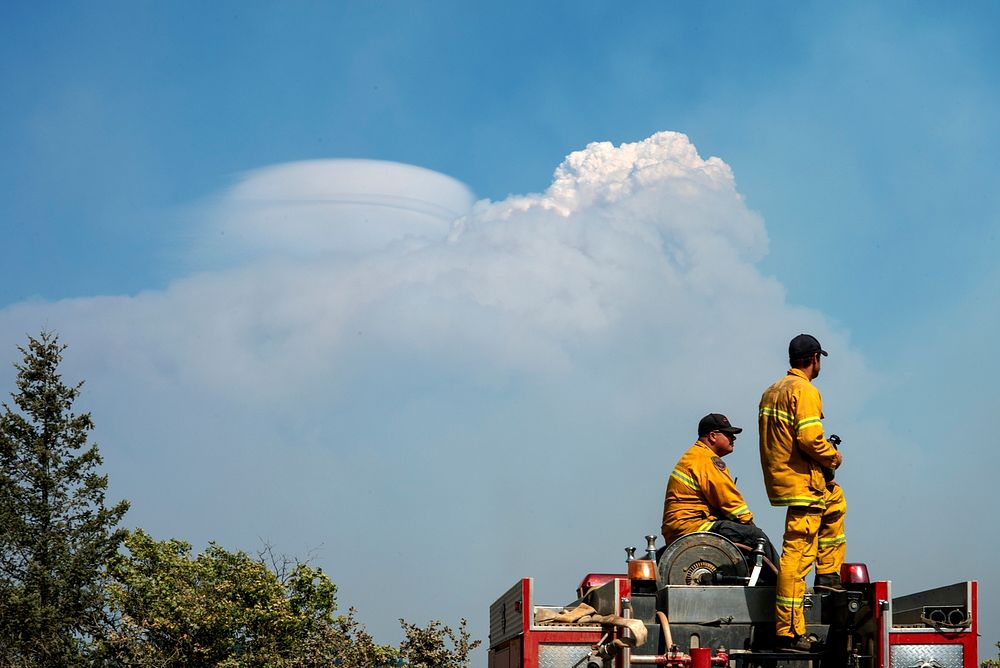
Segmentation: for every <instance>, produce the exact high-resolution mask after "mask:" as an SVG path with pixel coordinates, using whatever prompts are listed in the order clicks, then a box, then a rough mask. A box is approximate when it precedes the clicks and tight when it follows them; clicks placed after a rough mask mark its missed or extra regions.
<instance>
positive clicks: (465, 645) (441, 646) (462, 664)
mask: <svg viewBox="0 0 1000 668" xmlns="http://www.w3.org/2000/svg"><path fill="white" fill-rule="evenodd" d="M399 623H400V625H401V626H402V627H403V631H404V632H405V633H406V640H404V641H403V643H402V644H401V645H400V646H399V651H400V654H402V655H403V657H404V658H405V659H406V660H407V662H408V663H409V665H410V666H412V667H413V668H467V666H468V665H469V652H471V651H472V650H474V649H475V648H476V647H478V646H479V645H480V642H481V641H479V640H476V641H474V642H471V643H470V642H469V632H468V630H467V629H466V626H467V624H468V622H467V621H466V620H465V619H463V620H462V622H461V625H460V626H459V627H458V637H457V638H456V637H455V632H454V631H452V630H451V628H450V627H448V626H442V624H441V622H439V621H432V622H431V623H430V624H428V625H427V626H426V627H425V628H420V627H418V626H414V625H413V624H408V623H407V622H406V621H405V620H402V619H400V620H399ZM446 639H447V641H448V642H450V644H451V647H450V648H449V647H448V646H447V645H448V642H446Z"/></svg>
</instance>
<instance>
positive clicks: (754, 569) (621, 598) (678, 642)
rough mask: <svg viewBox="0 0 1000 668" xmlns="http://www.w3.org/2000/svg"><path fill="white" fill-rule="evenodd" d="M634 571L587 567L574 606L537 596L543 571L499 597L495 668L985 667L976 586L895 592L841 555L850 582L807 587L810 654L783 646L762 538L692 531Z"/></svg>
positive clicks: (493, 609) (637, 561)
mask: <svg viewBox="0 0 1000 668" xmlns="http://www.w3.org/2000/svg"><path fill="white" fill-rule="evenodd" d="M646 541H647V546H646V553H645V554H644V555H642V558H634V553H635V548H626V553H628V557H629V558H628V559H627V561H626V565H627V568H626V569H624V570H626V571H627V572H624V573H590V574H588V575H586V576H585V577H584V578H583V580H582V581H581V583H580V587H579V588H578V589H577V592H576V599H575V600H573V601H572V602H570V603H569V604H567V605H562V606H548V605H541V604H539V603H538V602H537V601H536V600H535V597H534V581H533V579H532V578H524V579H522V580H520V581H519V582H517V583H515V584H514V586H512V587H511V588H510V589H509V590H507V591H506V592H505V593H504V594H503V595H502V596H500V597H499V598H498V599H497V600H496V601H495V602H494V603H493V604H492V605H491V606H490V635H489V643H490V646H489V668H635V667H636V666H648V665H658V666H667V667H668V668H709V667H710V666H733V667H736V668H764V667H767V668H785V667H788V668H815V667H822V668H978V666H979V663H978V657H977V638H978V620H977V615H978V612H977V610H978V608H977V597H978V586H977V583H976V582H975V581H968V582H958V583H955V584H951V585H947V586H943V587H937V588H934V589H929V590H926V591H921V592H917V593H912V594H907V595H904V596H896V595H895V593H894V592H893V590H892V583H891V582H890V581H874V582H872V581H869V577H868V569H867V567H866V566H865V565H864V564H860V563H849V564H844V566H843V568H842V570H841V581H842V583H843V585H842V587H843V588H842V590H840V591H837V590H834V591H828V590H823V591H820V590H819V589H818V588H817V590H816V591H812V590H809V591H807V594H806V600H805V604H804V610H803V612H804V615H805V620H806V625H807V629H808V633H809V634H810V635H813V636H815V639H816V640H817V641H818V642H816V643H815V644H814V647H815V649H813V650H812V651H811V652H809V653H789V652H779V651H775V649H774V647H775V637H774V596H775V588H774V568H773V565H771V564H770V563H769V562H767V560H766V558H764V556H763V554H764V552H763V544H758V545H757V546H754V547H750V546H745V545H737V544H735V543H733V542H731V541H729V540H727V539H726V538H724V537H722V536H719V535H716V534H712V533H693V534H689V535H687V536H683V537H682V538H680V539H678V540H676V541H674V542H673V543H671V544H670V545H669V547H667V548H661V549H659V550H656V546H655V541H656V537H655V536H646Z"/></svg>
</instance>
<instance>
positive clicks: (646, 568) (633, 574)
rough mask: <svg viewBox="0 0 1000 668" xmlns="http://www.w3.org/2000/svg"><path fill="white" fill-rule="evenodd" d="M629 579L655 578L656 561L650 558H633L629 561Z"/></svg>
mask: <svg viewBox="0 0 1000 668" xmlns="http://www.w3.org/2000/svg"><path fill="white" fill-rule="evenodd" d="M628 578H629V580H655V579H656V562H653V561H650V560H648V559H633V560H632V561H630V562H628Z"/></svg>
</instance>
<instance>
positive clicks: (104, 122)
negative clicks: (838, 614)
mask: <svg viewBox="0 0 1000 668" xmlns="http://www.w3.org/2000/svg"><path fill="white" fill-rule="evenodd" d="M998 13H1000V9H998V7H997V5H995V4H992V3H985V2H984V3H965V4H962V5H961V6H948V5H944V4H941V3H930V2H918V3H883V4H880V5H879V6H869V5H868V4H867V3H840V4H838V5H837V6H833V5H829V4H827V3H799V2H796V3H791V2H788V3H753V4H750V3H725V4H724V3H710V4H707V5H706V4H704V3H698V4H696V3H687V4H684V3H632V4H631V5H629V6H628V7H626V8H622V7H618V6H612V5H608V4H597V3H550V4H547V5H545V6H541V7H540V6H536V4H535V3H531V4H529V3H505V4H503V5H499V6H491V7H485V6H476V5H473V4H470V3H447V2H435V3H402V2H377V3H376V2H371V3H306V2H303V3H294V4H288V3H283V4H280V5H279V4H276V3H262V2H261V3H222V2H219V3H211V4H209V5H205V4H204V3H185V2H175V3H158V4H154V3H126V2H122V3H112V2H107V3H101V4H99V5H95V4H94V3H52V4H47V5H44V6H38V5H34V4H30V3H6V4H5V5H4V6H3V8H2V9H0V86H2V90H3V91H4V94H3V95H2V96H0V145H2V146H3V147H4V151H3V152H2V154H0V225H2V226H3V239H4V243H3V244H2V246H0V262H2V263H3V266H4V267H5V273H4V276H5V280H4V281H3V282H2V283H0V343H2V344H3V346H4V347H3V350H7V351H8V352H7V353H6V354H7V356H8V357H9V358H10V359H11V361H13V360H14V358H15V356H16V353H15V349H14V345H15V344H16V343H18V342H22V341H23V339H24V335H25V334H26V333H29V332H37V331H38V330H39V329H41V328H43V327H52V328H54V329H56V330H57V331H59V332H60V333H62V335H63V337H64V339H65V341H66V342H67V343H68V344H70V351H69V359H68V360H67V368H68V371H69V372H70V373H72V374H75V375H76V377H79V378H85V379H87V394H86V395H85V399H86V401H88V402H90V403H89V404H88V406H89V407H90V408H92V410H93V411H94V414H95V420H96V422H97V424H98V433H97V437H98V439H99V440H100V443H101V445H102V449H103V451H104V453H105V457H106V460H107V466H108V470H109V473H110V474H111V481H112V482H111V485H112V494H117V495H120V496H124V497H127V498H129V499H130V500H131V501H132V503H133V511H132V512H131V513H130V515H129V522H130V523H131V524H132V525H135V526H144V527H145V528H147V529H148V530H149V531H150V532H151V533H153V535H157V536H159V537H164V538H166V537H168V536H177V537H182V538H188V539H191V540H193V541H194V542H195V543H199V542H200V543H204V541H207V540H210V539H217V540H221V541H223V542H224V543H226V544H228V545H230V546H232V547H243V548H246V549H253V548H254V547H255V546H256V545H257V544H259V540H260V539H261V538H263V539H266V540H269V541H271V542H272V543H275V544H276V545H277V547H278V548H280V549H284V550H285V551H288V552H291V553H296V552H297V553H307V552H308V553H311V554H314V555H315V556H314V558H315V560H316V561H317V562H319V563H321V564H322V565H324V566H326V567H327V568H328V570H329V571H330V572H331V573H332V575H333V577H334V580H335V581H336V582H337V583H338V585H340V587H341V594H342V597H341V598H342V602H343V603H344V604H345V605H355V606H357V607H358V608H359V611H360V617H361V619H362V620H363V621H365V622H366V623H367V624H368V626H369V629H370V630H372V631H373V632H375V633H376V635H377V636H379V637H382V638H383V639H385V640H386V641H395V640H396V636H397V635H398V629H397V627H396V625H395V624H396V622H395V620H396V618H397V617H399V616H406V617H407V618H409V619H411V621H416V622H421V621H422V620H423V619H430V618H443V619H445V620H446V621H450V622H452V623H453V622H454V621H455V620H457V618H459V617H461V616H466V617H469V618H470V620H471V621H472V624H473V630H474V631H477V632H478V634H479V636H480V637H484V638H485V635H486V620H485V616H486V612H487V608H488V605H489V603H490V602H491V601H492V600H493V598H494V597H495V596H496V595H498V594H499V593H500V592H502V591H503V590H505V589H506V588H507V586H509V585H510V584H511V583H512V582H513V581H514V580H516V579H517V578H518V577H521V576H523V575H533V576H535V577H537V578H538V580H539V586H540V587H541V588H542V591H543V592H546V593H547V594H548V595H549V596H551V597H552V599H553V600H552V601H551V602H553V603H559V602H564V601H563V600H562V599H563V598H567V599H568V598H571V592H572V590H573V588H574V587H575V584H576V580H577V579H578V578H579V576H581V575H582V574H583V573H584V572H587V571H590V570H594V571H600V570H608V569H611V568H615V566H616V564H618V559H619V557H620V556H621V555H622V554H624V553H623V552H622V550H621V547H623V546H624V545H627V544H629V545H630V544H639V543H641V537H642V536H643V535H644V534H646V533H649V532H650V531H654V532H655V529H656V527H657V526H658V521H659V520H658V515H659V511H660V508H659V504H660V503H661V499H662V493H663V486H664V485H665V478H666V474H667V471H668V470H669V467H670V466H672V464H673V462H674V460H675V459H676V457H677V456H679V454H680V452H682V450H683V448H684V447H685V446H686V445H688V444H689V441H691V440H693V439H692V438H691V432H692V431H693V428H694V425H695V424H696V423H697V420H698V418H700V417H701V415H703V414H705V413H707V412H710V411H722V412H726V413H728V414H729V415H730V417H732V418H733V420H734V422H737V423H743V424H745V425H749V426H751V427H752V421H753V416H754V412H755V406H756V401H757V399H758V397H759V393H760V391H761V390H762V389H763V388H764V387H765V386H766V385H767V384H769V383H770V382H772V381H773V380H774V378H776V377H777V376H778V375H780V373H782V372H783V371H784V367H783V361H782V353H783V350H784V347H785V345H786V344H787V340H788V338H790V337H791V336H792V335H794V334H797V333H798V332H799V331H812V332H814V333H816V334H817V335H818V336H820V338H821V340H823V342H824V344H828V349H830V350H831V353H832V355H831V358H830V359H829V360H828V364H827V367H826V369H825V370H824V375H823V377H822V378H821V379H820V381H819V384H820V387H821V390H822V391H823V393H824V397H825V399H826V404H827V414H828V418H829V419H828V422H829V423H830V424H831V426H832V428H833V429H834V430H835V431H838V432H840V433H841V435H842V436H844V438H845V454H846V459H847V464H846V465H845V469H844V471H843V472H842V474H841V475H842V479H843V480H844V486H845V489H846V492H847V498H848V502H849V505H850V516H849V517H850V519H849V520H848V532H849V548H848V556H849V558H850V559H852V560H858V561H867V562H868V563H869V565H870V567H871V568H872V571H873V573H874V574H875V575H876V576H878V577H882V578H890V579H893V581H894V586H897V588H901V589H902V590H903V591H904V592H905V591H912V590H915V589H918V588H921V587H922V586H931V585H936V584H947V583H949V582H951V581H955V580H960V579H966V578H978V579H979V580H980V581H981V586H982V588H983V596H982V601H983V603H982V608H983V610H982V612H983V621H984V624H985V627H984V631H983V636H984V641H986V643H987V644H986V645H985V646H986V647H990V645H989V643H990V642H992V641H993V640H996V639H998V638H1000V604H998V603H996V601H997V600H1000V586H998V585H997V584H996V582H995V578H994V577H993V576H992V573H991V566H992V564H991V563H990V559H989V558H988V555H990V554H992V553H993V552H995V551H996V549H997V547H998V546H997V545H996V539H995V538H994V537H992V536H990V535H987V536H976V535H973V534H971V533H970V531H971V529H970V528H968V527H983V526H988V525H989V522H990V520H989V516H988V514H987V513H989V512H990V511H991V509H992V508H993V506H994V505H995V503H994V500H993V498H992V496H991V494H990V490H991V489H992V485H993V484H995V483H994V482H993V472H994V471H995V470H996V468H997V464H998V457H997V454H996V449H997V448H996V446H997V438H996V435H995V434H994V433H993V431H994V430H993V429H992V427H990V426H989V425H990V424H991V423H992V416H994V415H996V414H997V410H998V408H1000V401H998V399H997V392H996V390H995V388H994V386H993V383H992V377H993V376H995V374H996V372H997V371H1000V368H998V364H997V362H996V360H995V359H994V356H993V355H992V354H991V353H989V352H988V351H989V350H991V348H992V345H991V344H992V343H993V337H992V336H989V335H990V334H992V333H993V332H995V331H996V330H997V326H998V325H1000V322H998V321H1000V317H998V315H1000V309H998V308H997V307H998V297H997V294H998V288H1000V271H998V269H997V268H996V264H995V262H994V257H995V255H996V253H997V251H998V241H997V231H998V228H1000V201H998V198H1000V194H998V193H1000V188H997V187H996V180H997V177H996V174H997V173H998V167H1000V165H998V160H1000V159H998V157H997V156H1000V145H998V144H1000V139H998V138H1000V132H998V130H1000V115H998V113H997V111H996V110H997V109H998V108H1000V105H998V102H1000V100H998V99H997V98H998V91H1000V87H998V84H1000V68H998V65H997V63H1000V57H998V56H1000V54H998V53H997V49H998V47H997V46H996V45H997V44H998V43H1000V41H998V39H997V37H998V35H997V32H998V28H997V26H998V25H1000V20H998V19H1000V16H998ZM657 133H679V134H657ZM681 135H684V136H686V139H683V138H681ZM593 142H608V143H609V144H598V145H597V146H596V147H592V148H587V147H588V145H590V144H592V143H593ZM623 145H624V146H623ZM571 154H575V155H577V156H579V160H575V161H574V160H572V159H568V158H567V156H570V155H571ZM713 156H715V157H716V158H717V160H718V161H719V162H713V161H712V160H711V159H710V158H711V157H713ZM372 161H382V162H372ZM564 161H565V162H564ZM397 163H398V164H397ZM560 165H563V167H564V169H563V170H562V172H561V176H560V175H555V176H554V172H555V171H556V169H557V167H559V166H560ZM720 165H722V167H720ZM622 192H625V194H624V195H622V194H621V193H622ZM475 201H478V202H479V203H478V204H475V205H473V202H475ZM401 203H403V204H401ZM443 211H448V212H454V215H452V214H444V213H442V212H443ZM460 215H461V216H463V217H462V219H461V220H460V221H459V222H455V220H454V219H455V218H457V217H458V216H460ZM559 221H564V222H565V223H566V224H562V223H560V222H559ZM650 244H652V245H650ZM349 334H350V336H349ZM828 342H829V343H828ZM970 357H971V359H970ZM9 382H10V379H7V380H4V379H0V384H4V383H7V384H9ZM178 416H184V417H183V418H182V419H181V418H179V417H178ZM975 416H979V418H978V419H977V418H976V417H975ZM753 431H754V430H753V429H752V428H751V429H749V430H748V432H749V433H748V434H746V435H745V438H743V439H741V440H740V441H739V443H738V445H737V452H736V453H734V454H733V455H732V457H731V463H730V466H731V467H732V468H733V469H734V471H736V472H737V473H738V475H739V476H740V480H741V487H744V491H745V493H746V495H747V498H748V501H750V505H751V507H752V508H753V509H754V511H755V513H756V514H757V515H758V517H760V518H761V519H762V525H763V526H765V528H767V529H768V530H769V532H770V533H771V534H772V535H775V536H776V535H778V534H779V533H780V523H781V520H780V517H779V513H778V511H775V510H771V509H769V508H767V506H766V500H765V499H764V497H763V491H762V489H761V486H760V482H759V479H760V474H759V466H758V464H757V459H756V448H755V446H754V440H755V435H754V433H753ZM635 460H640V461H645V462H647V463H648V466H645V467H641V468H642V469H644V470H642V471H640V472H636V473H635V474H634V479H633V480H632V484H631V485H626V486H625V491H624V492H621V489H620V485H619V484H618V482H617V481H616V482H615V484H609V483H608V482H607V480H602V478H601V476H600V475H598V473H597V470H598V469H603V470H606V469H607V468H608V467H613V466H616V465H617V466H621V467H622V468H623V471H632V470H634V469H633V468H632V465H631V464H626V463H625V462H630V461H635ZM598 462H599V463H598ZM566 490H575V491H576V493H581V491H582V490H587V491H588V494H594V495H597V496H596V497H595V499H594V501H593V503H595V504H599V502H600V498H602V497H603V496H605V495H608V494H616V495H617V494H623V495H624V498H623V499H621V500H622V501H623V502H625V503H627V504H629V507H630V508H632V511H631V513H630V517H631V518H634V521H632V522H626V523H624V524H622V523H619V524H620V525H619V526H616V528H615V529H614V530H613V531H612V532H611V533H610V534H609V539H608V542H609V544H608V545H595V544H594V542H593V541H592V540H591V538H590V535H591V532H592V531H593V530H594V528H595V526H599V525H604V524H606V523H607V522H610V521H611V518H609V517H607V516H604V515H602V514H601V512H600V511H597V510H594V511H591V512H589V513H588V512H581V511H580V510H578V509H577V510H573V511H568V510H565V509H562V508H560V509H558V510H550V511H548V512H539V511H538V506H537V505H536V504H537V503H538V499H539V497H543V498H547V497H550V496H559V495H560V493H563V492H565V491H566ZM929 491H930V492H931V493H932V498H933V501H930V502H929V501H928V492H929ZM938 495H940V496H938ZM550 505H551V504H550V503H545V504H544V506H545V507H549V506H550ZM206 508H211V509H212V512H210V513H206V511H205V509H206ZM928 525H929V526H930V530H928ZM887 532H888V537H887V535H886V534H887ZM986 533H987V534H989V533H992V532H986ZM935 536H937V537H938V538H939V539H938V540H935V539H934V538H933V537H935ZM928 543H930V545H928ZM387 544H391V545H392V546H393V547H392V548H387V547H386V546H387ZM583 544H585V546H583ZM567 549H569V550H570V552H571V554H570V555H569V556H567V558H566V560H565V561H563V562H561V563H559V564H553V563H551V561H552V560H551V559H548V558H547V555H550V554H552V553H553V552H554V551H556V550H567ZM463 553H465V554H471V555H473V556H474V558H475V559H476V560H477V563H479V564H480V566H479V567H478V570H479V573H478V574H476V576H473V574H467V575H465V576H463V577H462V578H459V579H458V580H457V581H456V582H455V585H456V589H458V590H460V592H461V593H460V594H457V595H456V596H455V597H454V598H453V599H450V600H449V601H439V600H435V598H434V596H435V594H434V593H433V592H432V590H431V589H429V588H428V586H429V585H427V583H428V582H433V581H434V578H435V577H439V578H444V577H452V576H451V575H449V574H452V573H454V572H455V571H456V569H460V568H461V567H460V564H461V561H460V560H458V556H460V555H461V554H463ZM915 553H917V554H919V556H916V557H915V556H914V554H915ZM404 564H405V566H404ZM379 568H382V569H385V568H390V569H392V570H395V571H401V570H403V569H404V568H406V569H410V568H412V569H415V570H419V571H420V572H424V573H426V574H427V577H426V578H417V579H411V578H406V579H407V582H406V583H405V584H401V585H400V587H401V589H402V590H403V593H404V594H406V595H407V599H406V600H407V601H408V602H407V603H405V604H402V607H401V608H400V606H398V605H397V606H395V607H392V606H389V605H387V604H386V603H385V602H384V601H383V600H381V598H380V597H379V596H376V595H375V594H374V592H373V591H372V590H371V588H370V586H368V583H369V581H370V575H371V572H377V570H378V569H379ZM483 573H486V575H483ZM567 573H568V574H567ZM400 577H402V575H401V576H400ZM433 591H434V592H436V591H437V589H436V588H435V589H434V590H433Z"/></svg>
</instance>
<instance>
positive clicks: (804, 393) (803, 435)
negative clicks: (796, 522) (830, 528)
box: [757, 369, 837, 508]
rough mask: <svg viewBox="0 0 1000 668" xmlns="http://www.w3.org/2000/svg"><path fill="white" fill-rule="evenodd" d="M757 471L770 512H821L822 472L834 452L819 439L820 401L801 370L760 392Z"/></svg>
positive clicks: (821, 428) (821, 425) (817, 392)
mask: <svg viewBox="0 0 1000 668" xmlns="http://www.w3.org/2000/svg"><path fill="white" fill-rule="evenodd" d="M757 420H758V427H759V430H760V465H761V468H762V469H763V471H764V486H765V488H766V489H767V496H768V498H769V499H770V501H771V505H772V506H812V507H816V508H823V507H824V505H825V504H824V502H823V490H824V489H825V488H826V481H825V480H824V478H823V470H822V468H821V467H823V466H825V467H828V468H833V466H834V463H835V462H836V457H837V451H836V449H835V448H834V447H833V446H832V445H831V444H830V442H829V441H827V440H826V438H825V437H824V436H823V399H822V398H821V397H820V395H819V390H817V389H816V386H815V385H813V384H812V383H811V382H810V381H809V379H808V378H807V377H806V374H805V373H803V372H802V371H801V370H799V369H789V370H788V375H786V376H785V377H784V378H782V379H781V380H779V381H778V382H776V383H775V384H774V385H772V386H771V387H769V388H767V390H765V391H764V395H763V396H762V397H761V398H760V413H759V414H758V418H757Z"/></svg>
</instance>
